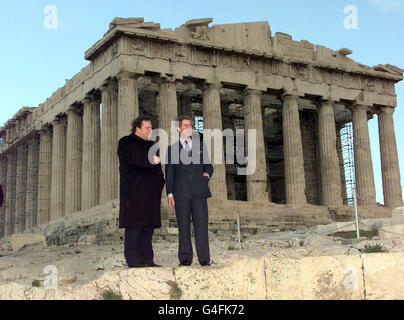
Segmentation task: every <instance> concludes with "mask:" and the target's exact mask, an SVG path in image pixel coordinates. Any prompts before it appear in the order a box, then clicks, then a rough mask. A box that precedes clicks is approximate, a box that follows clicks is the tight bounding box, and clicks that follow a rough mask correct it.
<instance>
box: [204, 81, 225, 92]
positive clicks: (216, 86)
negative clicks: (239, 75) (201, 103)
mask: <svg viewBox="0 0 404 320" xmlns="http://www.w3.org/2000/svg"><path fill="white" fill-rule="evenodd" d="M222 88H223V84H222V83H221V82H207V81H204V82H202V84H201V85H200V89H201V90H207V89H214V90H220V89H222Z"/></svg>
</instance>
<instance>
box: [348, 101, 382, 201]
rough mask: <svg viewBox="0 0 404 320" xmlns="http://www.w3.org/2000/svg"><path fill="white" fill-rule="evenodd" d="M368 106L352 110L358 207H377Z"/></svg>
mask: <svg viewBox="0 0 404 320" xmlns="http://www.w3.org/2000/svg"><path fill="white" fill-rule="evenodd" d="M368 108H369V107H368V106H366V105H361V104H357V105H355V106H354V107H353V108H352V122H353V133H354V153H355V175H356V190H357V197H358V205H360V206H363V205H376V191H375V182H374V175H373V164H372V155H371V151H370V139H369V129H368V118H367V110H368Z"/></svg>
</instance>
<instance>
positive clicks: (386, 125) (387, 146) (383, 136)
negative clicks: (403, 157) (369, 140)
mask: <svg viewBox="0 0 404 320" xmlns="http://www.w3.org/2000/svg"><path fill="white" fill-rule="evenodd" d="M393 112H394V108H392V107H382V108H380V109H379V113H378V120H379V139H380V157H381V167H382V180H383V195H384V205H385V206H387V207H389V208H395V207H401V206H402V205H403V195H402V189H401V182H400V168H399V162H398V154H397V142H396V134H395V130H394V121H393Z"/></svg>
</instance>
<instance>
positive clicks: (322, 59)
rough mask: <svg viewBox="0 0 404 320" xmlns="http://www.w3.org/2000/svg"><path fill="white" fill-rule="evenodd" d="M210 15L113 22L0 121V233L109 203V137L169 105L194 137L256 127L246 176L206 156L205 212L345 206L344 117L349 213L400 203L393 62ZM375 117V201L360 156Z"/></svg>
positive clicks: (112, 147)
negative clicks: (190, 123)
mask: <svg viewBox="0 0 404 320" xmlns="http://www.w3.org/2000/svg"><path fill="white" fill-rule="evenodd" d="M212 21H213V19H196V20H190V21H188V22H186V23H185V24H183V25H182V26H180V27H179V28H176V29H175V30H172V29H161V28H160V24H158V23H153V22H144V19H143V18H115V19H113V21H112V22H111V23H110V25H109V29H108V31H107V32H106V33H105V34H104V36H103V37H102V39H100V40H99V41H98V42H96V43H95V44H94V45H93V46H92V47H91V48H90V49H88V50H87V51H86V52H85V59H86V60H88V61H89V64H88V65H87V66H86V67H85V68H83V69H82V70H81V71H80V72H79V73H77V74H76V75H75V76H74V77H73V78H72V79H70V80H67V81H66V84H65V85H64V86H63V87H61V88H59V89H58V90H57V91H56V92H55V93H53V94H52V96H51V97H49V98H48V99H47V100H46V101H45V102H44V103H42V104H40V105H39V106H38V107H24V108H22V109H21V110H20V111H18V113H17V114H15V116H14V117H13V118H12V119H10V120H8V121H7V122H6V123H5V124H4V126H3V127H1V128H0V138H1V144H0V183H1V185H2V186H3V190H4V194H5V205H4V206H3V207H2V208H1V209H0V218H1V219H0V238H1V237H8V236H10V235H12V234H16V233H26V232H33V231H34V230H35V228H36V227H38V226H41V225H44V224H47V223H49V222H51V221H56V220H58V219H60V218H63V217H68V216H74V215H81V214H83V212H86V210H89V209H91V208H94V207H97V206H102V205H103V204H104V203H107V202H108V201H111V200H114V199H118V194H119V190H118V189H119V188H118V182H119V172H118V158H117V154H116V150H117V144H118V141H119V139H120V138H121V137H123V136H125V135H128V134H129V133H130V122H131V120H132V119H134V118H136V117H137V116H138V115H147V116H149V117H151V119H152V123H153V127H154V128H162V129H165V130H167V131H168V132H170V126H171V121H172V120H175V119H176V118H177V116H178V115H179V114H190V115H192V117H193V119H195V126H196V129H197V130H199V131H200V132H201V133H202V132H203V129H215V128H218V129H225V128H231V129H233V130H235V129H249V128H252V129H256V130H257V137H256V139H257V170H256V171H255V173H254V174H253V175H250V176H238V175H237V173H236V172H237V170H236V169H237V166H238V164H234V165H228V164H222V165H216V164H215V165H214V167H215V174H214V176H213V178H212V180H211V182H210V186H211V190H212V195H213V197H212V199H210V200H209V201H210V206H211V208H212V210H211V211H212V214H213V215H216V216H220V215H221V214H222V213H223V215H225V213H226V212H232V211H234V210H238V211H239V212H241V213H242V214H243V215H244V216H248V215H249V214H250V213H251V214H253V213H252V212H255V213H254V214H255V217H258V218H259V217H262V219H264V218H268V217H271V216H276V217H277V219H282V217H283V216H284V217H285V219H286V218H287V217H288V210H295V212H296V210H297V211H298V212H300V213H301V214H300V215H301V217H300V218H301V219H302V221H304V220H305V219H306V218H307V219H312V218H313V217H314V218H316V219H317V218H319V217H320V219H319V220H321V219H322V218H323V220H324V219H328V218H329V217H330V210H331V211H332V212H334V213H336V214H337V215H338V213H339V212H344V210H345V211H349V210H350V207H349V206H348V196H347V181H346V165H347V164H346V163H345V162H344V154H343V150H342V147H341V130H343V129H344V128H346V126H347V125H349V124H350V123H352V128H353V131H352V134H353V139H352V146H353V151H354V162H353V163H354V169H355V170H354V172H355V176H356V177H355V181H356V190H357V194H358V204H359V206H360V208H361V210H362V211H361V214H362V216H364V217H367V215H370V214H372V215H373V216H385V215H389V214H391V209H392V208H394V207H397V206H402V204H403V201H402V191H401V190H402V188H401V185H400V171H399V161H398V155H397V146H396V137H395V131H394V123H393V113H394V110H395V107H396V106H397V99H396V94H395V83H397V82H399V81H401V80H403V72H404V70H402V69H400V68H398V67H396V66H393V65H390V64H385V65H381V64H379V65H376V66H374V67H369V66H366V65H363V64H361V63H358V62H355V61H353V60H352V59H350V58H349V57H348V56H349V55H350V54H352V51H351V50H349V49H347V48H341V49H339V50H332V49H328V48H326V47H324V46H321V45H314V44H312V43H310V42H309V41H306V40H302V41H295V40H293V39H292V36H290V35H288V34H285V33H280V32H277V33H275V35H272V32H271V30H270V26H269V24H268V22H252V23H236V24H224V25H213V26H210V24H211V23H212ZM374 115H377V118H378V125H379V136H380V141H379V143H380V151H381V166H382V180H383V192H384V205H383V206H382V205H377V203H376V192H375V182H374V174H373V165H372V157H371V152H370V139H369V131H368V120H369V119H371V118H372V117H373V116H374ZM163 202H164V201H163ZM164 203H165V202H164ZM164 205H165V204H164ZM299 208H300V209H299ZM330 208H331V209H330ZM294 217H295V218H296V214H295V215H294Z"/></svg>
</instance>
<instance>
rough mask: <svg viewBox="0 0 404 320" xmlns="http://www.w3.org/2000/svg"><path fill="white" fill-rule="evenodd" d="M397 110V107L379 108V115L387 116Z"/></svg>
mask: <svg viewBox="0 0 404 320" xmlns="http://www.w3.org/2000/svg"><path fill="white" fill-rule="evenodd" d="M395 110H396V108H395V107H390V106H385V107H379V108H377V112H378V114H381V113H385V114H393V113H394V111H395Z"/></svg>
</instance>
